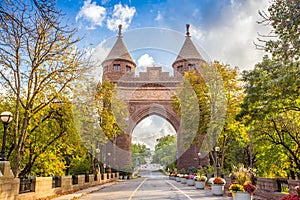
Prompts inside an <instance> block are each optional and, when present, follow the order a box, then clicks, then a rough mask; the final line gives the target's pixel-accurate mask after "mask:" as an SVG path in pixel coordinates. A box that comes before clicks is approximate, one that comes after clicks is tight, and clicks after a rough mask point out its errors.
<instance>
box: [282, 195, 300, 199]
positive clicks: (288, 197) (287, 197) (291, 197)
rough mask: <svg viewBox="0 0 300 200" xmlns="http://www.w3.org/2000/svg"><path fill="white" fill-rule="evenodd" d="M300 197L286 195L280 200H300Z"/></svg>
mask: <svg viewBox="0 0 300 200" xmlns="http://www.w3.org/2000/svg"><path fill="white" fill-rule="evenodd" d="M299 198H300V197H299V196H298V195H296V194H289V195H286V196H284V197H282V198H280V199H279V200H299Z"/></svg>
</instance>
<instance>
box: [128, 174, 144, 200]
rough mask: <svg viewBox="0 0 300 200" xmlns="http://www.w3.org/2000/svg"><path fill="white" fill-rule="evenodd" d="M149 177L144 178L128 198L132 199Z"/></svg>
mask: <svg viewBox="0 0 300 200" xmlns="http://www.w3.org/2000/svg"><path fill="white" fill-rule="evenodd" d="M147 179H148V178H145V180H143V182H141V183H140V184H139V186H138V187H137V188H136V189H135V190H134V191H133V192H132V193H131V195H130V197H129V198H128V200H131V199H132V197H133V196H134V195H135V193H136V192H137V191H138V190H139V189H140V187H141V186H142V185H143V184H144V183H145V181H146V180H147Z"/></svg>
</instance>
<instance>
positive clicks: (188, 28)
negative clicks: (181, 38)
mask: <svg viewBox="0 0 300 200" xmlns="http://www.w3.org/2000/svg"><path fill="white" fill-rule="evenodd" d="M186 36H188V37H190V25H189V24H186Z"/></svg>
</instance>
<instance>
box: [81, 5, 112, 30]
mask: <svg viewBox="0 0 300 200" xmlns="http://www.w3.org/2000/svg"><path fill="white" fill-rule="evenodd" d="M105 17H106V9H105V8H104V7H102V6H97V5H96V2H91V0H86V1H85V2H84V5H83V6H82V7H81V8H80V11H79V13H78V14H77V15H76V21H78V20H79V19H81V18H82V19H83V20H85V21H88V22H89V23H90V26H89V27H87V28H89V29H95V28H96V26H100V27H101V26H102V23H103V21H104V19H105Z"/></svg>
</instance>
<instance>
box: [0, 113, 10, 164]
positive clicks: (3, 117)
mask: <svg viewBox="0 0 300 200" xmlns="http://www.w3.org/2000/svg"><path fill="white" fill-rule="evenodd" d="M12 118H13V114H12V113H11V112H8V111H4V112H2V113H1V114H0V119H1V121H2V122H3V126H4V133H3V140H2V150H1V154H0V161H6V160H7V157H6V154H5V145H6V144H5V143H6V130H7V127H8V124H9V122H11V120H12Z"/></svg>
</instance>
